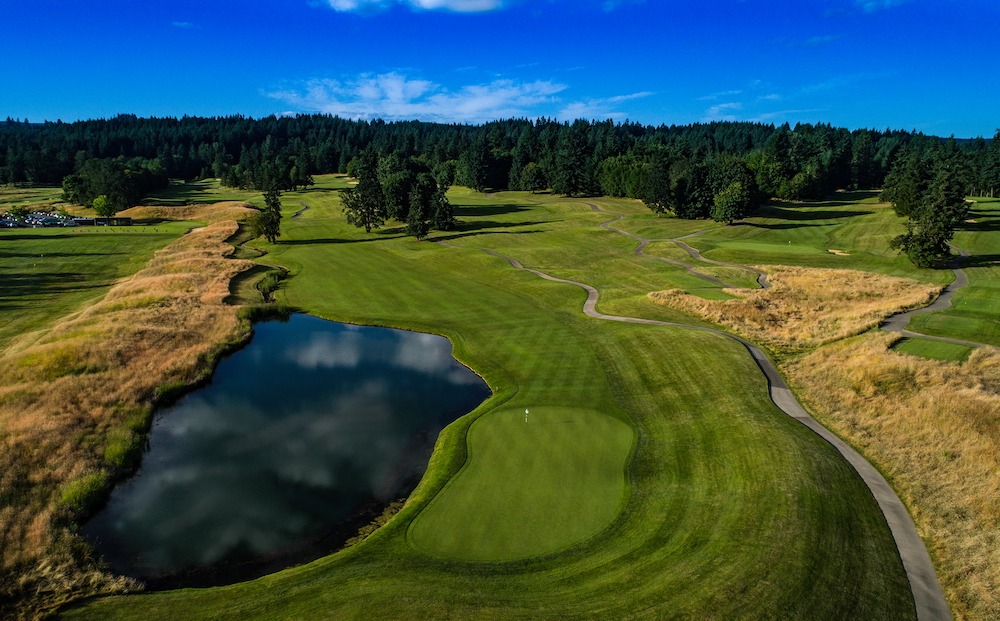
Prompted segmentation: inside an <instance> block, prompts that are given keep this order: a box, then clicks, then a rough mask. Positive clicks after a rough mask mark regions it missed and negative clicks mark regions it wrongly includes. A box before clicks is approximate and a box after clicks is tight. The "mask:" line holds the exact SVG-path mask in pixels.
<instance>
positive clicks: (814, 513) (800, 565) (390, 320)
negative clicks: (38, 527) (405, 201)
mask: <svg viewBox="0 0 1000 621" xmlns="http://www.w3.org/2000/svg"><path fill="white" fill-rule="evenodd" d="M318 181H320V183H321V184H322V187H323V188H324V189H323V190H322V191H319V190H313V191H307V192H300V193H295V194H292V193H289V194H286V195H285V196H284V197H283V201H284V205H285V215H286V219H285V221H284V223H283V225H284V228H283V235H282V239H281V241H280V243H278V244H273V245H270V244H264V243H261V242H257V245H259V247H261V248H262V249H266V250H267V251H268V254H267V255H266V256H264V257H262V259H261V261H263V262H266V263H270V264H274V265H280V266H283V267H285V268H287V269H288V270H289V271H290V274H291V277H290V278H289V279H288V280H287V281H285V282H284V284H283V285H282V287H281V288H280V289H279V290H278V292H277V295H278V299H279V301H281V302H284V303H286V304H289V305H292V306H295V307H298V308H301V309H304V310H307V311H309V312H311V313H313V314H316V315H319V316H321V317H326V318H329V319H335V320H340V321H348V322H353V323H362V324H371V325H382V326H391V327H398V328H406V329H411V330H419V331H426V332H434V333H437V334H443V335H445V336H447V337H448V338H449V339H450V340H451V341H452V343H453V344H454V347H455V355H456V357H458V358H459V359H460V360H461V361H463V362H464V363H465V364H467V365H468V366H470V367H471V368H473V369H474V370H476V372H477V373H479V374H480V375H482V376H483V377H484V378H485V379H486V380H487V382H488V383H489V385H490V387H491V388H492V390H493V392H494V397H493V398H491V399H490V400H488V401H487V402H486V403H484V404H483V405H482V406H480V407H479V408H477V409H476V410H475V411H474V412H472V413H470V414H469V415H468V416H465V417H463V418H461V419H459V420H457V421H456V422H455V423H453V424H452V425H450V426H449V427H447V428H446V429H445V430H444V431H443V432H442V433H441V435H440V437H439V439H438V443H437V445H436V447H435V451H434V455H433V456H432V457H431V460H430V464H429V466H428V469H427V472H426V474H425V475H424V477H423V479H422V480H421V482H420V484H419V486H418V487H417V489H416V490H415V491H414V492H413V493H412V494H411V495H410V497H409V499H408V500H407V502H406V505H405V507H404V508H403V509H402V510H401V511H400V512H399V513H398V514H397V515H396V516H395V517H394V518H393V519H392V520H391V521H390V522H389V523H388V524H386V525H385V526H383V527H382V528H381V529H379V530H378V531H377V532H376V533H375V534H373V535H372V536H371V537H369V538H368V539H366V540H365V541H363V542H362V543H360V544H357V545H355V546H353V547H351V548H348V549H347V550H345V551H343V552H340V553H338V554H334V555H332V556H329V557H326V558H323V559H320V560H318V561H315V562H313V563H310V564H308V565H304V566H301V567H297V568H292V569H289V570H286V571H283V572H279V573H276V574H273V575H270V576H266V577H264V578H261V579H259V580H255V581H250V582H246V583H241V584H237V585H232V586H230V587H225V588H219V589H200V590H182V591H170V592H162V593H148V594H143V595H136V596H131V597H126V598H109V599H103V600H96V601H92V602H88V603H87V604H86V605H85V606H83V607H79V608H74V609H72V610H69V611H67V613H66V616H67V617H69V618H94V619H102V620H103V619H115V618H121V619H134V618H143V619H145V620H149V619H156V618H171V619H173V618H178V617H183V618H191V619H197V618H232V619H237V618H247V617H250V616H253V617H255V618H274V619H286V618H338V619H339V618H367V617H370V616H371V615H372V611H373V610H377V611H378V615H379V617H381V618H392V619H414V618H477V619H507V618H553V619H565V618H594V619H608V618H629V617H630V618H648V619H655V618H663V617H664V616H675V617H700V618H711V617H714V618H720V619H722V618H725V619H733V618H744V619H770V618H815V619H841V618H845V617H850V618H912V617H913V614H914V608H913V599H912V596H911V593H910V590H909V587H908V584H907V580H906V576H905V574H904V572H903V569H902V566H901V563H900V559H899V556H898V554H897V553H896V549H895V546H894V543H893V540H892V537H891V535H890V533H889V531H888V529H887V527H886V522H885V519H884V517H883V516H882V514H881V512H880V511H879V508H878V506H877V505H876V503H875V501H874V499H873V498H872V495H871V492H870V491H869V490H868V489H867V487H865V485H864V483H863V482H862V481H861V480H860V478H859V477H858V476H857V475H856V473H855V472H854V471H853V470H852V469H851V468H850V466H849V465H847V464H846V462H844V460H843V459H842V458H841V457H840V455H839V454H838V453H837V452H836V451H835V450H834V449H833V448H832V447H831V446H830V445H829V444H827V443H826V442H824V441H823V440H821V439H820V438H819V437H817V436H816V435H814V434H813V433H812V432H811V431H809V430H808V429H806V428H805V427H803V426H802V425H801V424H799V423H798V422H796V421H794V420H792V419H791V418H789V417H788V416H786V415H785V414H784V413H782V412H781V411H780V410H778V409H777V408H776V407H775V406H774V404H773V403H772V402H771V400H770V398H769V396H768V386H767V382H766V381H765V379H764V377H763V376H762V375H761V373H760V370H759V368H758V367H757V366H756V364H755V363H754V362H753V360H752V359H751V358H750V357H749V356H748V355H747V352H746V349H745V348H743V347H742V346H741V345H739V344H738V343H735V342H733V341H732V340H730V339H728V338H726V337H723V336H720V335H718V334H712V333H706V332H700V331H694V330H689V329H686V328H673V327H653V326H642V325H634V324H622V323H614V322H607V321H601V320H597V319H591V318H589V317H586V316H584V315H583V314H582V312H581V308H582V305H583V302H584V299H585V294H584V292H583V291H582V290H580V289H579V288H578V287H575V286H571V285H565V284H559V283H553V282H548V281H545V280H542V279H540V278H538V277H537V276H535V275H534V274H530V273H527V272H524V271H520V270H516V269H514V268H513V267H512V266H511V265H510V263H508V262H507V261H506V260H504V259H501V258H498V257H496V256H491V255H489V254H487V253H485V252H483V250H492V251H495V252H497V253H500V254H503V255H505V256H511V257H515V258H517V259H518V260H519V261H521V262H522V263H523V264H524V265H525V266H526V267H531V268H535V269H540V270H543V271H545V272H546V273H548V274H552V275H553V276H557V277H560V278H568V279H575V280H579V281H583V282H588V283H591V284H594V285H595V286H597V287H598V288H599V289H600V291H601V300H600V303H599V304H598V310H599V311H600V312H604V313H615V314H621V315H633V316H641V317H646V318H650V319H658V320H681V321H684V322H687V323H692V324H696V325H704V324H703V322H700V321H698V320H695V319H693V318H691V317H689V316H687V315H684V314H683V313H680V312H679V311H675V310H672V309H669V308H665V307H661V306H658V305H655V304H652V303H650V302H649V301H648V300H647V299H646V294H647V293H648V292H649V291H652V290H657V289H663V288H665V287H669V286H676V287H687V286H691V285H694V284H697V286H698V287H706V288H707V290H712V291H713V292H718V294H721V295H724V294H723V292H722V291H721V287H713V286H712V285H711V283H708V282H706V281H704V280H701V279H696V278H694V277H693V276H691V275H690V274H688V273H687V272H686V271H685V270H684V269H683V268H681V267H677V266H675V265H671V264H668V263H665V262H663V261H661V260H659V259H657V258H656V257H651V256H646V257H640V256H636V255H635V254H634V253H633V251H634V249H635V246H636V243H635V241H634V240H631V239H629V238H627V237H625V236H623V235H621V234H619V233H615V232H613V231H609V230H607V229H605V228H602V227H601V226H600V225H601V224H602V223H604V222H607V221H608V220H611V219H612V218H613V217H614V216H612V215H609V214H608V213H597V212H595V211H594V210H593V209H591V208H590V207H589V206H588V205H587V204H585V203H582V202H580V201H574V200H569V199H562V198H555V197H550V196H541V195H528V194H523V193H499V194H497V195H494V196H492V197H487V196H484V195H482V194H475V193H472V192H469V191H468V190H465V189H463V188H455V189H454V190H453V191H452V195H451V198H452V201H453V202H454V204H455V205H456V215H457V217H458V219H459V221H460V224H459V227H458V228H457V230H455V231H450V232H447V233H435V234H434V236H433V237H434V239H439V240H441V241H446V242H447V243H448V244H449V245H448V246H443V245H440V244H435V243H432V242H429V241H422V242H421V241H415V240H413V239H412V238H410V237H406V236H404V235H403V234H402V230H401V229H400V228H399V227H398V226H396V225H394V224H391V225H389V226H387V227H386V228H384V229H381V230H379V231H375V232H372V233H371V234H368V235H366V234H365V233H364V232H363V231H359V230H357V229H355V228H353V227H351V226H349V225H347V224H346V223H345V222H344V220H343V216H342V214H341V213H340V200H339V197H338V195H337V192H336V191H330V190H335V189H336V188H337V187H338V186H339V187H343V185H344V183H345V182H344V180H342V179H340V178H330V177H325V178H322V179H320V180H318ZM303 204H305V205H308V207H309V209H308V210H305V211H302V212H301V214H300V217H299V218H298V219H296V220H291V219H288V218H287V216H291V215H292V214H294V213H296V212H299V211H300V210H302V208H303V206H304V205H303ZM602 206H604V207H605V208H606V209H607V210H609V211H618V212H619V213H625V214H626V215H627V216H628V218H627V219H626V221H624V223H623V228H624V226H628V225H629V224H630V221H631V220H632V219H635V220H636V222H637V223H640V222H641V224H642V226H644V227H650V226H657V227H663V229H664V230H663V235H662V236H657V237H662V238H664V239H670V238H673V237H676V236H677V234H676V233H674V232H673V231H671V230H669V223H670V220H672V219H666V218H664V219H659V220H657V221H651V220H650V218H649V217H648V212H646V213H645V214H644V213H643V209H644V208H643V207H642V205H641V204H639V203H637V202H635V201H619V200H608V202H607V203H606V204H605V203H603V199H602ZM700 224H702V225H704V224H705V223H700ZM684 230H687V231H690V227H688V228H687V229H684ZM650 237H654V235H653V234H650ZM694 281H696V282H694ZM375 283H378V284H375ZM525 409H528V410H529V416H528V423H527V425H525V423H524V410H525ZM568 421H573V422H568Z"/></svg>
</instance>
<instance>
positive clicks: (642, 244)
mask: <svg viewBox="0 0 1000 621" xmlns="http://www.w3.org/2000/svg"><path fill="white" fill-rule="evenodd" d="M584 204H585V205H587V206H588V207H590V208H591V209H592V210H593V211H596V212H598V213H605V214H608V215H609V216H617V217H616V218H614V219H613V220H609V221H607V222H604V223H603V224H600V225H599V226H600V227H601V228H604V229H607V230H609V231H614V232H615V233H618V234H620V235H624V236H625V237H629V238H631V239H634V240H635V241H637V242H639V246H638V247H637V248H636V249H635V252H634V254H635V256H637V257H650V258H653V259H659V260H661V261H665V262H667V263H670V264H671V265H676V266H678V267H681V268H684V270H685V271H687V273H689V274H691V275H692V276H696V277H697V278H701V279H702V280H707V281H709V282H711V283H714V284H717V285H720V286H722V287H727V288H730V289H739V288H740V287H737V286H736V285H732V284H730V283H728V282H726V281H724V280H721V279H719V278H715V277H714V276H709V275H708V274H702V273H701V272H699V271H697V270H696V269H694V268H693V267H692V266H690V265H688V264H687V263H684V262H683V261H678V260H676V259H668V258H667V257H659V256H656V255H648V254H646V252H645V250H646V248H647V247H648V246H649V244H651V243H653V242H654V241H667V242H673V243H674V244H676V245H677V246H678V247H679V248H681V249H682V250H684V251H685V252H687V253H688V254H689V255H691V257H692V258H693V259H695V260H697V261H701V262H703V263H711V264H712V265H718V266H720V267H731V268H735V269H739V270H743V271H745V272H751V273H753V274H755V275H756V276H757V284H758V285H760V288H761V289H769V288H770V287H771V285H770V283H768V282H767V274H765V273H764V272H761V271H760V270H755V269H753V268H751V267H747V266H745V265H737V264H735V263H724V262H722V261H715V260H713V259H706V258H705V257H703V256H701V253H700V252H698V250H696V249H694V248H692V247H691V246H688V245H687V244H685V243H684V242H682V241H680V240H682V239H687V238H689V237H694V236H696V235H701V234H702V233H705V232H707V230H709V229H706V230H705V231H698V232H696V233H690V234H688V235H684V236H682V237H673V238H670V239H662V240H660V239H646V238H645V237H639V236H638V235H635V234H634V233H629V232H628V231H623V230H622V229H619V228H617V227H614V226H611V225H612V224H614V223H615V222H618V221H619V220H624V219H625V214H620V213H615V212H613V211H607V210H606V209H602V208H601V207H600V206H599V205H596V204H595V203H584Z"/></svg>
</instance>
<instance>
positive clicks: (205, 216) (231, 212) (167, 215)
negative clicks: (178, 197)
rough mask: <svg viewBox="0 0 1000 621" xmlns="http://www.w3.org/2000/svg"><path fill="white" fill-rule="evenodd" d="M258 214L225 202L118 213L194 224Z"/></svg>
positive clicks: (144, 218)
mask: <svg viewBox="0 0 1000 621" xmlns="http://www.w3.org/2000/svg"><path fill="white" fill-rule="evenodd" d="M254 213H256V210H254V209H253V208H251V207H250V206H249V205H248V204H247V203H245V202H242V201H224V202H220V203H213V204H198V205H180V206H175V207H170V206H146V205H143V206H139V207H132V208H130V209H126V210H125V211H121V212H119V213H118V216H120V217H123V218H133V219H135V220H187V221H192V222H208V223H212V222H221V221H227V220H243V219H244V218H246V217H248V216H250V215H252V214H254Z"/></svg>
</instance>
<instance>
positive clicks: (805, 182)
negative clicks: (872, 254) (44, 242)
mask: <svg viewBox="0 0 1000 621" xmlns="http://www.w3.org/2000/svg"><path fill="white" fill-rule="evenodd" d="M362 154H366V155H365V157H359V156H361V155H362ZM368 154H370V156H371V157H368ZM359 168H361V169H363V170H365V171H372V172H371V174H373V175H375V174H377V178H378V181H379V185H380V186H381V187H380V189H381V194H382V198H379V199H378V200H379V201H384V203H385V204H384V206H383V209H384V211H385V215H388V216H389V217H392V218H395V219H398V220H400V221H402V222H406V221H407V218H408V215H409V214H408V212H409V205H410V203H411V202H413V195H414V193H416V194H418V195H420V196H422V197H423V198H422V199H421V200H420V201H418V202H421V203H422V204H423V205H424V211H425V212H426V210H427V209H428V207H427V205H428V204H429V201H430V198H429V197H431V196H433V195H434V192H435V190H436V188H438V187H440V188H443V189H446V188H447V187H448V186H450V185H452V184H453V183H455V184H459V185H464V186H467V187H470V188H473V189H475V190H478V191H486V190H503V189H511V190H524V191H532V192H537V191H542V190H551V191H552V192H553V193H556V194H563V195H567V196H596V195H607V196H615V197H629V198H636V199H640V200H642V201H643V202H644V203H645V204H646V205H647V206H648V207H649V208H650V209H651V210H653V211H654V212H656V213H667V212H669V213H673V214H674V215H676V216H678V217H681V218H707V217H712V218H714V219H716V220H719V221H725V222H733V221H735V220H738V219H740V218H742V217H744V216H746V215H747V214H749V213H751V212H752V211H753V210H754V209H755V208H756V207H757V206H759V205H761V204H762V203H763V202H764V201H766V200H769V199H771V198H778V199H783V200H808V199H819V198H823V197H826V196H828V195H829V194H830V193H832V192H833V191H835V190H838V189H845V188H884V189H885V190H886V191H887V194H886V198H887V199H888V200H889V201H890V202H893V204H894V205H896V208H897V211H898V213H899V214H900V215H901V216H905V217H908V218H909V220H908V232H907V234H906V235H903V236H901V237H900V239H899V240H898V245H899V247H900V249H901V250H903V251H905V252H907V254H909V255H910V257H911V258H912V259H913V260H914V262H915V263H918V264H929V262H932V261H933V260H936V259H940V258H942V257H944V256H945V255H946V254H947V246H946V243H947V240H948V239H950V233H949V231H950V228H953V226H954V225H955V224H956V223H958V222H960V221H961V219H962V218H963V217H964V212H963V208H962V205H961V203H962V197H964V196H968V195H983V196H994V195H995V193H996V192H997V191H998V190H1000V132H998V135H997V136H996V137H994V138H993V139H992V140H985V139H983V138H977V139H975V140H956V139H954V138H950V139H943V138H939V137H934V136H927V135H924V134H922V133H920V132H916V131H898V130H888V129H887V130H882V131H880V130H871V129H858V130H854V131H851V130H848V129H845V128H837V127H832V126H831V125H829V124H816V125H812V124H797V125H795V126H794V127H793V126H789V125H788V124H784V125H780V126H775V125H773V124H761V123H748V122H713V123H695V124H691V125H680V126H678V125H670V126H667V125H659V126H650V125H641V124H637V123H629V122H624V123H616V122H613V121H610V120H609V121H586V120H576V121H574V122H572V123H570V122H559V121H556V120H553V119H547V118H540V119H536V120H533V121H532V120H527V119H508V120H502V121H494V122H490V123H486V124H483V125H458V124H450V125H446V124H436V123H426V122H420V121H399V122H386V121H382V120H374V121H356V120H349V119H343V118H340V117H336V116H327V115H296V116H282V117H273V116H272V117H265V118H261V119H253V118H247V117H243V116H230V117H216V118H199V117H188V116H185V117H183V118H180V119H177V118H138V117H136V116H133V115H121V116H117V117H114V118H111V119H101V120H89V121H80V122H74V123H63V122H58V121H57V122H45V123H40V124H32V123H28V122H27V121H18V120H14V119H9V118H8V119H7V121H6V122H4V123H0V184H42V185H62V187H63V189H64V192H65V196H66V199H67V200H68V201H70V202H75V203H79V204H86V205H91V204H93V201H94V199H96V198H97V197H99V196H101V195H104V196H106V197H107V202H108V203H110V204H112V205H114V207H115V208H116V209H121V208H125V207H128V206H131V205H134V204H137V203H138V202H139V201H140V200H141V199H142V197H143V195H144V194H145V193H146V192H148V191H149V190H151V189H153V188H155V187H161V186H163V185H166V184H167V183H169V179H171V178H181V179H201V178H208V177H212V178H218V179H221V181H222V183H223V184H224V185H227V186H231V187H240V188H244V189H254V190H260V191H262V192H270V193H272V195H273V194H274V193H275V192H281V191H286V190H294V189H296V188H298V187H304V186H308V185H310V184H311V183H312V177H311V176H312V175H314V174H323V173H334V172H339V173H348V174H351V175H352V176H358V175H359ZM368 185H369V186H370V184H368ZM427 215H428V214H426V213H425V214H423V216H421V219H422V218H423V217H424V216H427ZM417 229H418V230H421V227H419V226H418V227H417Z"/></svg>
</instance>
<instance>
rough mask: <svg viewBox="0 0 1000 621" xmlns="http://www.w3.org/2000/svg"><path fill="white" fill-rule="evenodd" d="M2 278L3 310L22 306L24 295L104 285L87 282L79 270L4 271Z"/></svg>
mask: <svg viewBox="0 0 1000 621" xmlns="http://www.w3.org/2000/svg"><path fill="white" fill-rule="evenodd" d="M2 278H3V287H2V288H0V309H3V310H13V309H17V308H22V307H23V305H24V304H23V303H24V298H25V297H26V296H37V295H48V294H61V293H72V292H75V291H87V290H90V289H100V288H101V287H103V286H104V284H101V283H93V282H89V283H88V279H87V277H86V275H85V274H82V273H79V272H38V273H30V272H21V273H13V274H10V273H4V274H3V276H2ZM15 303H16V304H17V305H16V306H15Z"/></svg>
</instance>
